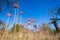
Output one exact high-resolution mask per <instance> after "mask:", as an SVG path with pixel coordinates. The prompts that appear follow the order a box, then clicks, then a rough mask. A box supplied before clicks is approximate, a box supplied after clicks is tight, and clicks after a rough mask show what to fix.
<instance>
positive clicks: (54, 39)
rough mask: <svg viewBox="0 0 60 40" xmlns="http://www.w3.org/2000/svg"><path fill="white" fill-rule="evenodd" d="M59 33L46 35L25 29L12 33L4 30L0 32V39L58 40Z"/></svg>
mask: <svg viewBox="0 0 60 40" xmlns="http://www.w3.org/2000/svg"><path fill="white" fill-rule="evenodd" d="M59 35H60V34H56V35H47V34H45V33H42V32H41V33H37V32H36V33H34V32H27V31H26V30H24V31H19V32H16V33H15V35H14V32H10V31H5V32H3V33H2V32H0V40H59ZM14 38H15V39H14Z"/></svg>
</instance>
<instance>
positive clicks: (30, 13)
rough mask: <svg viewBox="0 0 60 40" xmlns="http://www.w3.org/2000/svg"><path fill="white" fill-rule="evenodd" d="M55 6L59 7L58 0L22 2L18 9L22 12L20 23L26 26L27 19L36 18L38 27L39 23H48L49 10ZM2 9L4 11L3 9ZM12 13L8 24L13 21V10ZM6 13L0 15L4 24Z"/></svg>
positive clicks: (25, 0) (26, 0) (59, 1)
mask: <svg viewBox="0 0 60 40" xmlns="http://www.w3.org/2000/svg"><path fill="white" fill-rule="evenodd" d="M4 5H5V4H4ZM57 5H59V6H60V0H23V4H22V3H21V4H20V6H21V7H20V9H19V11H20V10H23V11H24V14H23V20H22V21H23V23H24V24H25V25H27V23H26V22H27V19H28V18H36V20H37V24H38V25H39V24H41V21H43V22H46V23H48V22H50V20H49V19H50V16H49V15H48V13H49V10H50V9H51V8H53V9H54V8H56V6H57ZM3 8H4V9H6V8H5V7H3ZM12 11H13V12H12V13H11V14H12V17H11V19H10V24H11V22H12V21H13V15H14V9H13V10H12ZM7 13H8V12H7V10H5V11H3V12H2V13H0V19H1V20H3V22H6V20H7V18H8V17H7V16H6V14H7ZM18 14H19V12H18ZM18 22H19V21H18ZM53 28H54V27H53Z"/></svg>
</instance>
